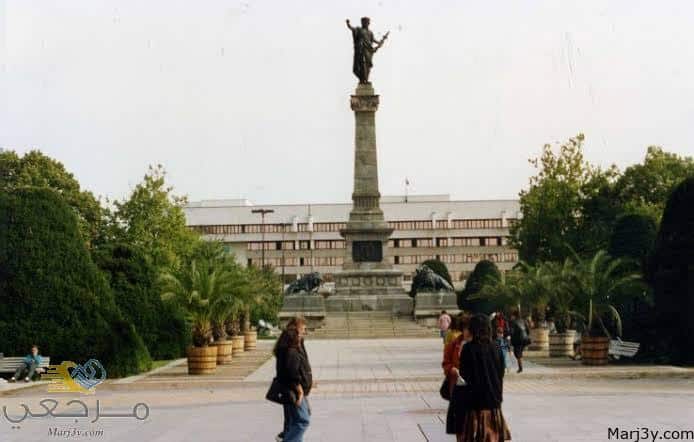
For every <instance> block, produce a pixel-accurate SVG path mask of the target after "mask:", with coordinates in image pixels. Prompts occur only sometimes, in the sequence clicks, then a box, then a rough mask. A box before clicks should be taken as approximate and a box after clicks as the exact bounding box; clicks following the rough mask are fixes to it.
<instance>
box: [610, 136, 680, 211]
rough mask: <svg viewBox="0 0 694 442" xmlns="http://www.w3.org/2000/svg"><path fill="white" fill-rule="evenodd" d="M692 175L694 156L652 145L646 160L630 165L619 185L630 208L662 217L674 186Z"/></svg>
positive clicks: (620, 193)
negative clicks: (678, 153) (685, 155)
mask: <svg viewBox="0 0 694 442" xmlns="http://www.w3.org/2000/svg"><path fill="white" fill-rule="evenodd" d="M691 176H694V159H692V158H691V157H680V156H678V155H676V154H674V153H670V152H665V151H664V150H663V149H662V148H661V147H657V146H650V147H649V148H648V151H647V152H646V157H645V159H644V161H643V164H635V165H633V166H630V167H628V168H627V169H626V170H625V171H624V173H623V174H622V176H621V177H620V178H619V180H617V183H616V185H615V188H616V192H617V195H618V198H619V201H620V202H621V204H623V205H624V206H625V210H626V212H628V213H640V214H643V215H649V216H650V217H652V218H653V219H655V220H659V218H660V216H661V214H662V213H663V209H664V208H665V204H666V202H667V199H668V196H669V195H670V194H671V193H672V191H673V189H674V188H675V187H676V186H677V185H678V184H679V183H680V182H682V181H683V180H684V179H686V178H688V177H691Z"/></svg>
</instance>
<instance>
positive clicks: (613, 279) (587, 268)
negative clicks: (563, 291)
mask: <svg viewBox="0 0 694 442" xmlns="http://www.w3.org/2000/svg"><path fill="white" fill-rule="evenodd" d="M576 259H577V265H576V271H575V272H574V276H573V277H572V278H571V279H570V283H569V284H570V286H571V287H573V290H574V293H575V294H576V296H577V297H578V299H579V300H580V301H582V303H583V307H584V309H585V311H586V313H587V315H586V316H587V332H588V333H589V335H591V336H598V335H600V334H602V335H603V336H606V337H611V335H610V333H609V331H608V330H607V327H606V326H605V323H604V321H603V317H604V316H610V317H612V318H613V319H614V321H615V326H616V330H617V334H618V335H621V334H622V319H621V317H620V315H619V312H618V311H617V309H616V308H615V307H614V305H613V299H614V297H615V296H616V295H617V294H618V291H619V289H621V288H622V287H624V286H627V285H629V284H640V283H641V276H640V275H639V274H638V273H636V272H634V271H630V270H624V264H625V261H624V260H622V259H613V258H611V257H610V256H609V255H608V254H607V252H605V251H604V250H600V251H598V252H597V253H596V254H595V255H594V256H593V257H592V258H591V259H589V260H582V259H580V258H578V257H576Z"/></svg>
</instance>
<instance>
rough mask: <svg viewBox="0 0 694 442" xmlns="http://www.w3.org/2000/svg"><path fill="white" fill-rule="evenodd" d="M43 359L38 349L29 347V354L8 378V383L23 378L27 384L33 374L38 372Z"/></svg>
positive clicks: (33, 346)
mask: <svg viewBox="0 0 694 442" xmlns="http://www.w3.org/2000/svg"><path fill="white" fill-rule="evenodd" d="M42 360H43V358H42V357H41V355H40V354H39V348H38V347H37V346H36V345H32V346H31V353H29V354H28V355H26V356H25V357H24V359H23V360H22V363H21V364H20V366H19V367H17V370H16V371H15V372H14V376H12V377H11V378H10V382H15V381H16V380H17V379H21V378H22V377H23V378H24V382H29V381H31V379H32V378H33V377H34V373H36V372H37V371H40V370H41V369H40V368H39V367H40V366H41V361H42Z"/></svg>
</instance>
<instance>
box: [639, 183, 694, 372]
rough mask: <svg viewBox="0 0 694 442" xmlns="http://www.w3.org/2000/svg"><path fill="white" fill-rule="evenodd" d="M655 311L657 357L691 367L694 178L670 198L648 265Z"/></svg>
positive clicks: (693, 327) (682, 184)
mask: <svg viewBox="0 0 694 442" xmlns="http://www.w3.org/2000/svg"><path fill="white" fill-rule="evenodd" d="M648 273H649V279H650V282H651V284H652V285H653V291H654V297H655V309H656V329H657V336H656V339H657V342H656V344H655V345H654V346H655V347H656V349H657V353H658V355H667V357H668V359H669V361H670V362H672V363H675V364H694V352H693V351H692V346H691V337H692V336H694V321H692V320H691V316H692V312H694V177H691V178H688V179H686V180H684V181H683V182H682V183H681V184H680V185H678V186H677V187H676V188H675V190H674V191H673V192H672V194H671V195H670V198H669V199H668V202H667V206H666V207H665V211H664V212H663V219H662V221H661V223H660V231H659V232H658V238H657V240H656V244H655V249H654V251H653V255H652V257H651V260H650V265H649V271H648Z"/></svg>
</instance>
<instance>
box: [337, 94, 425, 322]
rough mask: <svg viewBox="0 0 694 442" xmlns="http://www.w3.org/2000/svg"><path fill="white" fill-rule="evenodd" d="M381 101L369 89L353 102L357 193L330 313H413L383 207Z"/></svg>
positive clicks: (353, 193)
mask: <svg viewBox="0 0 694 442" xmlns="http://www.w3.org/2000/svg"><path fill="white" fill-rule="evenodd" d="M378 104H379V96H378V95H376V94H375V93H374V89H373V87H372V86H371V84H370V83H366V84H359V85H358V86H357V89H356V91H355V92H354V95H352V96H351V99H350V107H351V109H352V111H354V122H355V129H354V191H353V192H352V210H351V211H350V213H349V220H348V221H347V226H346V227H345V228H344V229H342V230H341V231H340V234H341V235H342V237H343V238H345V257H344V264H343V265H342V271H341V272H338V273H336V274H335V294H334V295H333V296H331V297H330V298H328V299H327V300H326V308H327V309H328V310H340V311H343V310H351V311H354V310H381V311H383V310H386V311H391V312H393V313H397V314H410V313H412V299H411V298H410V297H409V296H408V295H407V294H406V293H405V290H404V288H403V287H402V272H400V271H397V270H394V269H393V265H392V264H391V262H390V260H391V255H390V253H389V248H388V239H389V238H390V235H391V234H392V233H393V229H391V228H390V227H388V223H387V222H386V221H385V219H384V216H383V211H382V210H381V207H380V198H381V194H380V192H379V191H378V159H377V158H378V156H377V151H376V111H377V110H378Z"/></svg>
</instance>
